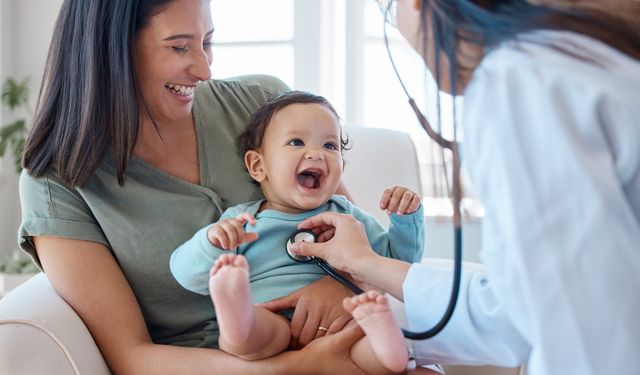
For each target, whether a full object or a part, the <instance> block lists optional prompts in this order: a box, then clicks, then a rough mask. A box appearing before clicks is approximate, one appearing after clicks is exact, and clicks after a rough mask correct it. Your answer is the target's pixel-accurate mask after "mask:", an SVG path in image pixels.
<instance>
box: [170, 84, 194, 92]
mask: <svg viewBox="0 0 640 375" xmlns="http://www.w3.org/2000/svg"><path fill="white" fill-rule="evenodd" d="M167 87H168V88H169V89H171V90H173V91H174V92H176V93H178V94H181V95H191V94H193V90H195V87H193V86H184V85H174V84H173V83H169V84H167Z"/></svg>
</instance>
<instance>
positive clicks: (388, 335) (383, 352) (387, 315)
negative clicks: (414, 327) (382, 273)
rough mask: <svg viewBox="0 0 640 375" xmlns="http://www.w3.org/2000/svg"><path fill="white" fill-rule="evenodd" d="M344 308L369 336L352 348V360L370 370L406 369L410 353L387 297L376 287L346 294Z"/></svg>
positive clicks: (387, 371) (390, 370)
mask: <svg viewBox="0 0 640 375" xmlns="http://www.w3.org/2000/svg"><path fill="white" fill-rule="evenodd" d="M343 305H344V308H345V309H346V310H347V311H349V312H350V313H351V315H353V317H354V318H355V319H356V320H357V321H358V324H360V327H362V329H363V330H364V332H365V333H366V336H365V337H364V338H363V339H362V340H360V341H358V342H357V343H356V344H355V345H354V346H353V348H352V349H351V357H352V358H353V361H354V362H355V363H356V365H358V367H360V368H362V369H363V370H364V371H365V372H366V373H368V374H385V373H389V372H392V373H393V372H404V370H405V368H406V366H407V361H408V359H409V356H408V354H407V345H406V343H405V340H404V336H403V335H402V332H401V331H400V328H399V327H398V325H397V324H396V321H395V318H394V317H393V312H392V311H391V307H390V306H389V302H388V301H387V297H385V296H384V295H381V294H380V293H378V292H376V291H373V290H372V291H368V292H366V293H363V294H361V295H358V296H355V297H351V298H346V299H345V300H344V302H343Z"/></svg>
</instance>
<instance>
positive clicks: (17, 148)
mask: <svg viewBox="0 0 640 375" xmlns="http://www.w3.org/2000/svg"><path fill="white" fill-rule="evenodd" d="M28 82H29V79H28V78H25V79H24V80H22V82H17V81H15V80H14V79H12V78H7V79H6V80H5V81H4V83H3V84H2V104H3V105H5V106H7V107H8V108H9V111H11V112H14V111H16V110H19V109H22V110H23V112H25V113H26V114H27V115H28V116H31V115H32V113H33V112H32V111H31V108H29V86H28ZM26 138H27V120H26V119H25V118H19V119H17V120H15V121H14V122H11V123H9V124H6V125H4V126H3V127H2V128H0V157H4V155H5V152H6V151H7V150H11V152H12V153H13V156H14V160H15V166H16V172H18V173H19V172H20V171H21V170H22V166H21V164H20V159H21V156H22V149H23V148H24V142H25V139H26Z"/></svg>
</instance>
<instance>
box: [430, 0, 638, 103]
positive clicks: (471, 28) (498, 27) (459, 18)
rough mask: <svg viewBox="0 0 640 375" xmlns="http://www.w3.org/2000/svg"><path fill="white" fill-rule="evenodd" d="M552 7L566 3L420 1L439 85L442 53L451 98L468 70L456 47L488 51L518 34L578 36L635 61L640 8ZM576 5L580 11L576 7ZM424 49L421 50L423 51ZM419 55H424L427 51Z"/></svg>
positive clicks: (627, 4) (626, 4)
mask: <svg viewBox="0 0 640 375" xmlns="http://www.w3.org/2000/svg"><path fill="white" fill-rule="evenodd" d="M546 2H547V3H549V2H550V1H548V0H547V1H546ZM538 3H542V1H538ZM555 3H565V6H563V7H554V6H551V5H547V6H545V5H536V4H533V3H532V2H530V1H526V0H473V1H472V0H423V1H422V5H421V15H422V22H421V27H422V35H423V36H424V40H423V43H428V39H427V38H428V35H433V41H434V46H433V49H434V50H435V51H434V52H435V63H436V69H435V72H434V74H435V75H436V81H437V82H438V85H440V84H441V82H442V81H441V78H440V54H441V53H444V55H445V56H446V57H447V60H448V61H449V63H450V66H451V69H450V76H449V77H446V78H448V79H449V80H450V82H449V83H450V85H451V87H452V90H454V91H453V94H456V92H455V90H456V88H457V80H458V78H459V77H460V74H461V73H464V71H465V70H466V69H468V68H471V67H468V66H465V63H464V62H463V61H461V60H460V57H461V56H460V54H459V51H460V50H459V48H458V46H459V44H458V42H459V41H465V42H469V43H471V44H475V45H481V46H484V47H485V48H487V49H491V48H493V47H495V46H497V45H499V44H500V43H501V42H503V41H507V40H510V39H514V38H516V37H517V36H518V35H519V34H522V33H525V32H529V31H536V30H563V31H572V32H576V33H580V34H583V35H586V36H589V37H592V38H594V39H596V40H600V41H602V42H604V43H606V44H608V45H610V46H611V47H613V48H615V49H618V50H619V51H621V52H623V53H625V54H627V55H629V56H631V57H632V58H635V59H637V60H640V27H638V22H640V3H635V4H633V2H631V1H618V2H615V1H614V2H609V1H607V2H606V3H607V4H604V5H600V6H598V5H597V3H596V2H591V3H590V2H587V1H582V2H575V1H574V2H571V1H563V2H559V1H556V2H555ZM572 3H573V4H572ZM576 4H582V5H583V6H582V7H578V6H577V5H576ZM585 4H586V5H585ZM615 6H620V7H622V6H624V7H625V9H624V11H625V12H627V13H626V14H623V13H622V10H620V11H619V13H618V15H616V13H615V10H614V9H613V7H615ZM606 7H610V8H609V9H607V8H606ZM427 20H430V21H431V22H427ZM429 28H431V30H429ZM426 46H427V45H426V44H425V45H424V46H423V47H426ZM554 47H556V46H554ZM423 50H424V51H426V50H427V48H424V49H423ZM462 57H464V56H462Z"/></svg>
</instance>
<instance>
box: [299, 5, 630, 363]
mask: <svg viewBox="0 0 640 375" xmlns="http://www.w3.org/2000/svg"><path fill="white" fill-rule="evenodd" d="M633 3H634V2H631V1H628V2H621V3H620V4H618V6H620V7H628V8H629V9H625V10H624V12H625V15H626V16H629V18H630V19H633V18H636V19H637V17H638V15H640V13H638V5H637V3H636V4H633ZM608 4H609V6H611V7H612V8H611V9H614V8H613V7H614V6H615V5H611V3H608ZM394 6H395V5H393V4H392V8H393V7H394ZM392 10H393V9H392ZM388 19H389V18H388ZM397 25H398V28H399V30H400V32H401V33H402V35H403V36H404V37H405V38H406V39H407V40H408V42H409V43H410V44H411V45H412V46H413V47H414V48H415V50H416V51H417V52H418V53H419V54H420V55H421V56H422V57H423V59H424V61H425V63H426V65H427V67H428V68H429V70H431V72H432V73H433V75H434V76H435V77H439V80H438V84H439V87H440V89H442V90H444V91H447V92H449V93H453V94H458V93H461V94H464V117H463V128H464V143H463V144H462V145H461V147H462V149H463V153H464V156H465V160H466V163H467V167H468V169H469V171H470V173H471V176H472V180H473V181H474V185H475V187H476V188H477V190H478V192H479V195H480V197H481V199H482V201H483V202H484V204H485V207H486V216H485V217H484V219H483V250H482V257H483V260H484V263H485V264H486V267H487V275H483V274H476V273H471V272H466V271H465V272H464V273H463V276H462V286H461V291H460V297H459V300H458V305H457V308H456V310H455V313H454V315H453V317H452V319H451V321H450V322H449V324H448V326H447V327H446V328H445V329H444V330H443V331H442V332H441V333H440V334H439V335H437V336H436V337H435V338H433V339H430V340H426V341H416V342H414V346H415V354H416V357H417V360H418V363H419V364H425V363H436V362H440V363H460V364H493V365H499V366H517V365H520V364H524V363H527V364H528V371H529V372H528V373H529V374H530V375H538V374H581V375H591V374H593V375H595V374H629V375H631V374H640V295H639V294H638V293H639V292H638V291H639V290H640V61H639V59H640V31H638V30H633V29H632V27H637V23H635V24H634V23H627V22H625V20H623V19H619V18H616V17H615V16H614V15H613V14H612V13H611V12H605V11H598V10H597V9H595V8H592V9H589V10H582V11H578V10H567V9H566V8H548V7H542V6H539V5H532V4H530V3H528V2H525V1H523V0H514V1H497V0H477V1H469V0H456V1H452V0H429V1H427V0H424V1H421V0H398V1H397ZM438 59H439V60H440V61H439V66H440V72H439V74H437V72H436V71H435V69H436V66H437V64H436V60H438ZM323 225H330V226H333V227H335V230H336V231H335V235H334V237H333V238H332V239H331V240H330V241H328V242H325V243H323V244H309V243H303V244H299V245H297V250H296V252H297V253H299V254H302V255H315V256H319V257H322V258H324V259H326V260H327V261H328V262H329V263H330V264H331V265H332V266H333V267H336V268H338V269H341V270H343V271H346V272H349V273H351V274H352V275H353V276H354V277H355V278H356V279H358V280H361V281H366V282H368V283H370V284H372V285H374V286H377V287H379V288H382V289H384V290H386V291H388V292H390V293H391V294H393V295H395V296H397V297H399V298H401V299H403V300H404V302H405V306H406V310H407V315H408V319H409V324H410V328H411V329H412V330H414V331H415V330H425V329H428V328H430V327H432V326H433V324H434V323H435V322H436V321H437V320H439V319H440V317H441V315H442V313H443V311H444V308H445V306H446V304H447V299H448V297H449V293H450V285H451V270H449V269H441V268H433V267H428V266H424V265H419V264H413V265H409V264H405V263H402V262H399V261H395V260H391V259H387V258H381V257H379V256H377V255H376V254H375V253H374V252H372V251H371V249H370V248H369V246H368V242H367V241H366V236H365V234H364V231H363V229H362V226H361V225H359V223H357V222H356V221H355V220H354V219H353V218H352V217H350V216H344V215H338V214H329V213H326V214H321V215H319V216H316V217H315V218H311V219H309V220H307V221H306V222H304V223H302V224H301V225H300V227H301V228H313V227H317V226H323Z"/></svg>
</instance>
